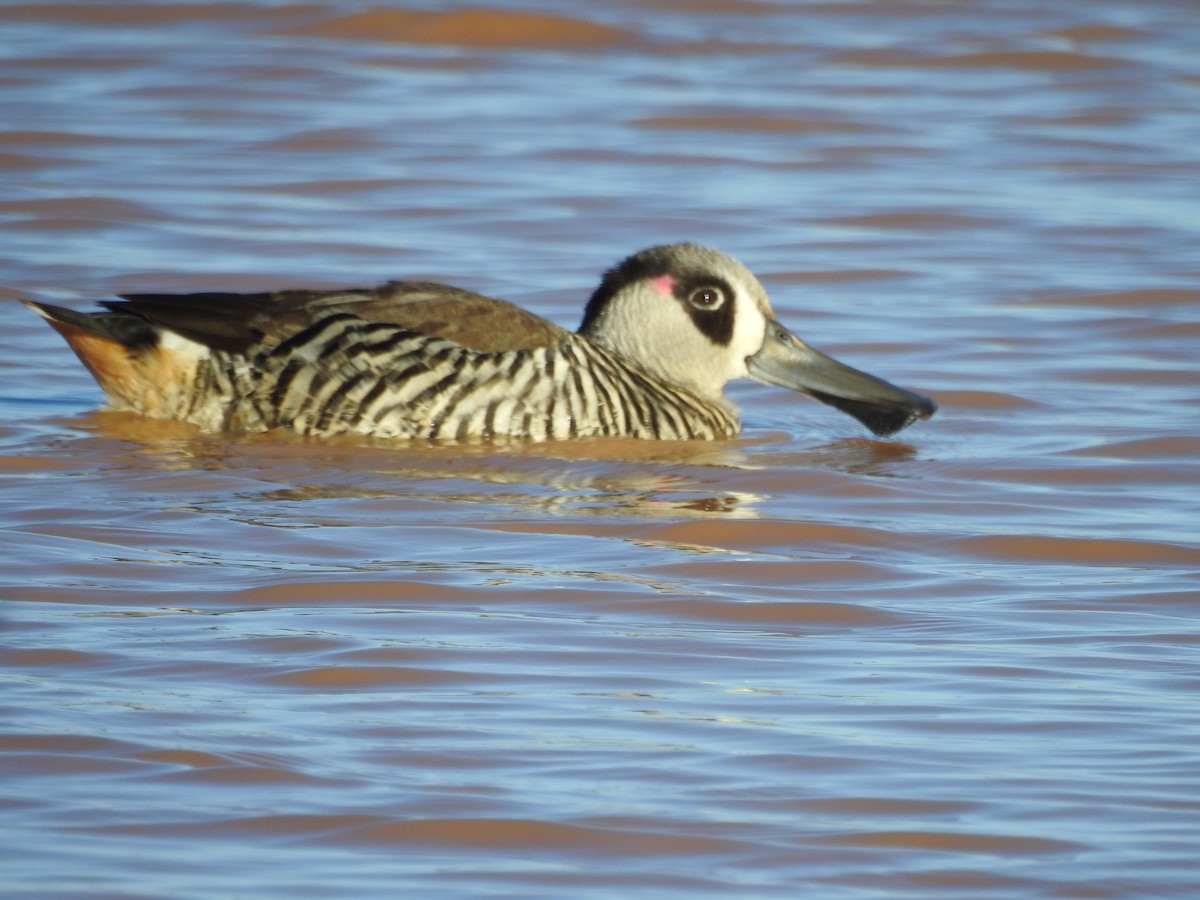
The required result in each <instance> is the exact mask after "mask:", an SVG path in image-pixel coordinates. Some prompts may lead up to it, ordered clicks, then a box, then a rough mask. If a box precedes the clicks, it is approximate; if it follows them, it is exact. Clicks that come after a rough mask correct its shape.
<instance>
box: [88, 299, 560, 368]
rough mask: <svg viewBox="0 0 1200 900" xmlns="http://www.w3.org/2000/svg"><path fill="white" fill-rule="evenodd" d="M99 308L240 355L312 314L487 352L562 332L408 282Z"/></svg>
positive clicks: (505, 307) (485, 302)
mask: <svg viewBox="0 0 1200 900" xmlns="http://www.w3.org/2000/svg"><path fill="white" fill-rule="evenodd" d="M104 306H106V307H107V308H108V309H110V310H112V311H113V312H118V313H121V312H123V313H132V314H134V315H135V316H138V317H140V318H142V319H145V320H148V321H150V322H153V323H154V324H156V325H160V326H162V327H164V328H167V329H169V330H171V331H174V332H176V333H178V334H181V335H183V336H184V337H187V338H190V339H191V340H194V341H198V342H199V343H201V344H205V345H206V346H209V347H213V348H215V349H218V350H224V351H226V352H231V353H241V352H245V351H246V350H248V349H249V348H250V347H251V346H253V345H254V344H255V343H257V342H258V341H259V340H261V339H262V337H263V336H264V335H266V334H274V335H276V336H279V337H282V338H286V337H287V336H288V335H291V334H293V333H295V332H296V331H298V330H300V329H302V328H304V327H306V326H307V325H308V324H309V323H310V322H311V321H312V317H313V315H314V314H315V313H316V312H317V311H321V312H345V313H350V314H351V315H355V316H358V317H359V318H362V319H365V320H367V321H370V322H386V323H388V324H392V325H399V326H400V327H401V328H406V329H408V330H410V331H415V332H418V333H419V334H427V335H430V336H431V337H440V338H444V339H446V340H450V341H454V342H455V343H458V344H462V345H463V346H465V347H470V348H472V349H474V350H481V351H486V352H498V351H504V350H521V349H526V348H530V347H542V346H549V345H551V344H556V343H558V342H559V341H561V340H562V339H563V338H564V337H565V336H566V334H567V332H566V330H565V329H563V328H560V327H559V326H557V325H555V324H554V323H552V322H549V321H547V320H546V319H543V318H542V317H541V316H537V315H535V314H533V313H531V312H529V311H527V310H524V309H521V307H519V306H515V305H513V304H512V303H508V302H507V301H505V300H496V299H494V298H492V297H484V296H483V295H481V294H474V293H471V292H470V291H464V290H460V289H459V288H453V287H448V286H447V285H443V284H433V283H427V282H411V281H393V282H389V283H388V284H385V285H382V286H380V287H378V288H373V289H371V288H356V289H351V290H344V291H306V290H290V291H276V292H274V293H264V294H228V293H204V294H127V295H123V296H122V300H121V301H115V302H111V303H105V304H104Z"/></svg>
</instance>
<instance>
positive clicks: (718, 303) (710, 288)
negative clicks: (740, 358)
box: [674, 275, 734, 347]
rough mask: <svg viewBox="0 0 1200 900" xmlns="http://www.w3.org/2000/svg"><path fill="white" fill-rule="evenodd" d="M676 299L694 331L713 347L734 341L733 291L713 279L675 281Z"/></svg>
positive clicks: (723, 281) (692, 278) (708, 276)
mask: <svg viewBox="0 0 1200 900" xmlns="http://www.w3.org/2000/svg"><path fill="white" fill-rule="evenodd" d="M674 293H675V298H676V299H677V300H679V301H680V302H681V303H682V304H683V308H684V309H686V310H687V312H688V315H690V316H691V317H692V321H693V322H694V323H696V327H697V328H698V329H700V331H701V332H702V333H703V334H705V335H707V336H708V339H709V340H711V341H712V342H713V343H714V344H716V345H718V346H720V347H725V346H728V345H729V342H730V340H732V339H733V306H734V304H733V288H732V287H731V286H730V284H729V282H727V281H725V279H723V278H716V277H714V276H712V275H697V276H694V277H683V278H676V281H675V292H674Z"/></svg>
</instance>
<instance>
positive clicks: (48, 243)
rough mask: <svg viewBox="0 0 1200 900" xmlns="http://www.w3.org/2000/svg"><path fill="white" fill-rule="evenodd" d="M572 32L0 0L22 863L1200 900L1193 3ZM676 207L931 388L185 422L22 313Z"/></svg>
mask: <svg viewBox="0 0 1200 900" xmlns="http://www.w3.org/2000/svg"><path fill="white" fill-rule="evenodd" d="M567 9H568V10H569V11H568V12H564V11H563V5H562V4H553V3H549V2H544V3H539V2H537V0H530V2H527V3H518V4H510V5H506V6H502V7H486V8H485V7H483V6H480V5H478V4H469V5H460V4H457V3H452V2H442V3H438V2H436V0H431V2H430V3H428V4H427V5H424V6H422V7H420V8H419V9H417V8H413V9H410V10H401V9H399V8H391V7H388V6H386V5H380V6H374V7H373V6H371V5H370V4H362V5H359V4H356V3H353V2H349V0H317V2H315V3H305V4H291V3H287V2H253V0H247V2H242V3H204V2H201V3H186V4H179V3H162V4H158V3H145V4H140V5H139V4H126V3H122V4H116V5H114V4H109V3H96V4H92V3H74V4H73V3H38V2H31V3H27V4H6V5H4V6H3V7H0V36H2V37H3V40H2V41H0V56H2V60H0V185H2V186H0V235H2V237H0V273H2V274H0V294H2V295H3V297H4V298H5V299H4V302H0V328H2V331H0V334H2V337H0V342H2V347H3V353H2V354H0V375H2V376H3V377H2V379H0V413H2V416H3V418H2V420H0V448H2V455H0V476H2V481H0V490H2V491H3V494H2V496H3V505H2V506H0V528H2V529H3V533H2V537H0V598H2V601H3V604H2V606H0V661H2V666H0V675H2V676H3V680H4V686H3V691H2V693H0V779H2V780H0V857H2V858H3V860H4V862H3V865H2V867H0V891H2V892H3V893H4V894H5V895H6V896H14V897H15V896H22V897H26V896H87V897H100V896H122V897H126V896H139V897H225V896H229V897H234V896H237V897H251V896H252V897H280V898H282V897H332V896H398V895H400V894H404V895H406V896H441V897H446V896H479V895H495V896H513V897H543V896H544V897H562V896H572V897H606V898H607V897H613V896H643V897H648V896H654V897H663V896H676V895H677V896H683V895H710V896H720V897H730V896H738V897H757V896H761V897H780V896H812V897H847V898H859V897H861V898H870V897H930V896H944V897H964V896H987V897H999V898H1027V897H1112V898H1127V897H1176V896H1178V897H1188V896H1195V892H1197V891H1200V853H1198V852H1197V847H1198V846H1200V714H1198V711H1200V706H1198V699H1200V628H1198V627H1197V623H1198V616H1200V583H1198V579H1197V572H1198V570H1200V525H1198V524H1197V523H1200V487H1198V485H1200V465H1198V464H1197V456H1200V428H1198V424H1200V415H1198V414H1200V403H1198V402H1197V401H1198V398H1200V377H1198V375H1200V373H1198V369H1200V363H1198V362H1197V360H1198V359H1200V324H1198V318H1200V317H1198V316H1197V311H1198V309H1200V115H1198V110H1200V57H1197V55H1196V47H1197V46H1200V11H1198V10H1197V8H1196V5H1195V4H1194V3H1192V2H1185V0H1179V2H1171V0H1137V2H1105V0H1100V2H1091V3H1075V2H1070V0H1051V2H1039V3H1034V2H1032V0H1028V2H1025V3H1021V2H1015V3H1014V2H1006V0H977V2H971V3H960V4H940V3H924V2H894V3H893V2H887V3H885V2H836V0H835V2H832V3H782V2H781V3H778V4H776V3H770V2H756V0H713V2H705V3H698V4H695V3H676V2H670V0H660V2H652V3H632V2H624V0H605V2H599V3H593V4H589V5H575V6H569V7H567ZM683 239H690V240H698V241H702V242H706V243H710V244H713V245H715V246H718V247H720V248H722V249H724V250H726V251H728V252H730V253H733V254H734V255H736V256H738V257H739V258H741V259H742V260H743V261H744V262H746V264H747V265H748V266H750V267H751V268H752V269H753V270H754V271H755V272H757V273H758V274H759V275H760V277H761V278H762V280H763V283H764V284H765V285H766V286H767V288H768V290H769V291H770V293H771V295H772V298H773V302H774V305H775V309H776V312H777V313H778V314H779V316H780V318H781V319H783V320H784V321H785V322H787V323H788V324H790V325H791V326H792V327H793V328H794V329H795V330H796V331H797V332H798V333H800V334H801V335H802V336H804V337H805V338H806V339H808V340H810V341H811V342H812V343H814V344H816V345H817V346H820V347H822V348H824V349H826V350H827V351H830V352H833V353H834V354H835V355H838V356H839V357H841V358H843V359H845V360H847V361H849V362H851V363H852V364H854V365H856V366H859V367H861V368H864V369H867V370H869V371H872V372H875V373H877V374H879V375H881V376H883V377H885V378H888V379H889V380H893V381H895V382H897V383H899V384H903V385H905V386H908V387H911V388H913V389H917V390H921V391H924V392H928V393H929V394H931V395H932V396H934V397H935V398H936V399H937V400H938V402H939V404H940V405H941V411H940V412H939V414H938V416H937V417H935V418H934V419H933V420H931V421H929V422H923V423H919V424H918V425H916V426H914V427H912V428H911V429H909V430H908V431H905V432H903V433H902V434H901V435H899V436H898V437H897V438H895V439H892V440H888V441H878V440H871V439H869V438H868V436H867V435H866V433H865V432H863V431H862V429H861V428H860V426H859V425H858V423H856V422H854V421H853V420H851V419H849V418H846V417H844V416H842V415H840V414H838V413H837V412H836V411H834V410H832V409H829V408H827V407H824V406H821V405H819V404H816V403H813V402H811V401H807V400H804V399H803V398H801V397H799V396H795V395H790V394H786V393H785V392H782V391H779V390H777V389H774V388H768V387H765V386H762V385H757V384H749V383H746V384H739V385H735V386H734V387H733V388H732V389H731V395H732V396H733V397H734V399H735V400H736V401H737V403H738V405H739V406H740V408H741V410H742V413H743V420H744V424H745V431H744V434H743V436H742V438H741V439H739V440H736V441H726V442H717V443H712V444H704V445H687V444H683V445H678V444H676V445H653V444H635V443H625V442H589V443H579V444H574V445H540V446H521V445H514V446H499V447H489V446H470V447H457V448H437V447H427V446H421V447H390V446H385V445H382V444H363V443H354V442H337V441H331V442H325V443H320V442H311V441H309V442H306V441H303V440H298V439H295V438H289V437H287V436H280V435H267V436H262V437H257V438H238V437H230V436H222V435H198V434H196V433H194V432H193V431H191V430H190V429H189V428H186V427H182V426H172V425H164V424H161V423H160V424H155V423H150V422H146V421H142V420H138V419H135V418H132V417H130V416H127V415H122V414H118V413H113V412H106V411H103V409H102V408H101V407H102V401H101V396H100V392H99V390H98V389H97V388H96V387H95V385H94V383H93V382H92V381H91V379H90V377H89V376H88V374H87V373H86V371H84V370H83V368H82V367H81V366H79V365H77V363H76V361H75V359H74V357H73V356H72V355H71V353H70V351H69V350H68V349H67V348H66V346H65V345H64V344H63V343H62V342H61V340H60V339H59V338H58V336H57V335H55V334H54V333H53V332H51V331H50V330H49V329H48V328H46V327H45V325H44V324H43V323H42V322H40V321H39V320H38V319H37V318H36V317H35V316H33V315H31V314H30V313H29V312H28V310H26V309H25V308H24V307H22V306H20V305H19V304H17V303H15V302H13V301H12V299H11V298H17V297H22V296H29V297H34V298H38V299H42V300H48V301H51V302H57V303H63V304H66V305H70V306H76V307H80V308H82V307H85V306H87V305H89V304H90V302H91V301H92V300H94V299H96V298H103V297H106V296H111V295H112V294H113V293H117V292H121V291H136V290H202V289H213V288H216V289H266V288H271V287H283V286H341V285H365V284H373V283H376V282H380V281H384V280H387V279H389V278H432V279H437V280H442V281H448V282H451V283H454V284H457V285H460V286H462V287H466V288H471V289H474V290H478V291H482V292H485V293H490V294H495V295H499V296H503V297H506V298H508V299H511V300H514V301H516V302H518V303H520V304H522V305H524V306H527V307H529V308H531V309H533V310H535V311H537V312H539V313H541V314H543V315H545V316H547V317H549V318H551V319H553V320H554V321H556V322H559V323H561V324H564V325H568V326H571V327H574V325H575V324H577V322H578V317H579V313H580V309H581V307H582V304H583V302H584V300H585V299H586V297H587V295H588V293H589V292H590V290H591V288H592V287H593V286H594V285H595V283H596V280H597V278H598V276H599V273H600V272H601V271H602V270H603V269H604V268H606V267H608V266H610V265H612V264H613V263H615V262H616V261H617V260H619V259H620V258H622V257H624V256H626V255H627V254H629V253H631V252H632V251H634V250H637V249H639V248H641V247H644V246H648V245H650V244H654V243H661V242H664V241H674V240H683ZM406 892H407V893H406Z"/></svg>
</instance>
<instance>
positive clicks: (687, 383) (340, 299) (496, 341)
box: [24, 243, 937, 442]
mask: <svg viewBox="0 0 1200 900" xmlns="http://www.w3.org/2000/svg"><path fill="white" fill-rule="evenodd" d="M119 297H120V299H117V300H106V301H98V303H99V306H100V307H101V309H100V310H98V311H91V312H77V311H73V310H70V309H66V308H63V307H60V306H54V305H51V304H48V303H41V302H34V301H31V300H25V301H24V302H25V303H26V305H28V306H29V307H30V308H32V309H33V310H34V311H35V312H37V313H38V314H39V315H41V316H42V317H43V318H45V319H46V321H47V322H49V324H50V325H51V326H52V327H53V328H54V329H55V330H57V331H58V333H59V334H60V335H62V337H63V338H64V339H65V340H66V342H67V344H68V345H69V346H70V348H71V349H72V350H73V351H74V352H75V354H76V355H77V356H78V357H79V359H80V361H81V362H82V363H83V365H84V366H85V367H86V368H87V369H88V371H89V372H91V374H92V376H93V377H94V378H95V380H96V382H97V383H98V384H99V386H100V387H101V388H102V389H103V391H104V392H105V394H106V395H107V398H108V403H109V406H110V407H112V408H114V409H119V410H125V411H129V412H133V413H136V414H139V415H141V416H147V417H151V418H158V419H170V420H178V421H182V422H189V423H192V424H193V425H195V426H198V428H199V429H201V430H202V431H205V432H222V431H227V432H247V433H255V432H265V431H270V430H273V429H288V430H291V431H294V432H297V433H299V434H301V435H306V436H311V437H318V438H320V437H330V436H333V435H339V434H352V435H362V436H367V437H373V438H384V439H400V440H432V441H450V442H455V441H472V440H489V439H504V438H513V439H524V440H533V441H544V440H569V439H576V438H588V437H629V438H639V439H647V440H713V439H718V438H731V437H735V436H736V435H737V434H738V433H739V431H740V427H741V426H740V421H739V417H738V413H737V410H736V409H735V408H734V406H733V404H732V403H731V401H730V400H729V399H728V397H726V395H725V386H726V385H727V384H728V383H729V382H731V381H733V380H736V379H741V378H749V379H754V380H757V381H760V382H764V383H766V384H768V385H774V386H778V387H783V388H787V389H789V390H792V391H796V392H799V393H801V394H806V395H808V396H809V397H812V398H815V399H816V400H819V401H821V402H822V403H825V404H828V405H830V406H832V407H834V408H836V409H838V410H840V411H841V412H843V413H846V414H848V415H850V416H852V417H853V418H855V419H857V420H858V421H859V422H861V423H862V424H863V425H864V426H866V428H868V429H869V430H870V431H871V432H873V433H874V434H875V435H876V436H879V437H887V436H890V435H893V434H895V433H896V432H898V431H900V430H901V429H903V428H905V427H906V426H908V425H910V424H911V423H913V422H914V421H915V420H917V419H927V418H929V417H930V416H932V415H933V413H934V412H935V410H936V409H937V406H936V404H935V403H934V401H933V400H931V399H929V398H928V397H925V396H923V395H921V394H918V393H915V392H913V391H908V390H905V389H903V388H900V387H896V386H895V385H893V384H890V383H889V382H887V381H884V380H882V379H880V378H876V377H875V376H873V375H868V374H867V373H865V372H862V371H859V370H858V369H854V368H852V367H850V366H848V365H845V364H844V363H841V362H838V361H837V360H835V359H833V358H832V357H830V356H827V355H825V354H823V353H821V352H820V351H818V350H816V349H814V348H813V347H810V346H809V345H808V344H806V343H805V342H804V341H802V340H801V339H800V338H798V337H797V336H796V335H795V334H793V333H792V332H791V331H789V330H788V329H787V328H786V327H784V326H783V325H782V324H780V323H779V321H778V320H777V319H776V318H775V315H774V313H773V312H772V310H771V304H770V301H769V300H768V297H767V292H766V290H765V289H764V288H763V286H762V285H761V284H760V283H759V281H758V279H757V278H755V276H754V275H753V274H751V272H750V271H749V269H747V268H746V267H745V266H744V265H743V264H742V263H741V262H739V261H738V260H736V259H734V258H733V257H732V256H729V255H727V254H725V253H723V252H721V251H719V250H715V249H713V248H710V247H706V246H702V245H699V244H694V243H676V244H664V245H660V246H655V247H650V248H648V249H645V250H641V251H639V252H637V253H635V254H633V255H632V256H630V257H628V258H626V259H625V260H624V261H622V262H620V263H619V264H617V265H615V266H613V267H612V268H610V269H608V270H607V271H606V272H605V273H604V274H603V275H602V277H601V279H600V282H599V285H598V287H596V289H595V290H594V292H593V293H592V294H591V297H590V299H589V300H588V301H587V303H586V305H585V307H584V312H583V319H582V322H581V324H580V326H579V328H578V329H577V330H576V331H569V330H567V329H566V328H563V327H561V326H559V325H556V324H554V323H553V322H550V321H549V320H547V319H544V318H542V317H541V316H538V315H536V314H534V313H532V312H529V311H528V310H525V309H523V308H521V307H519V306H516V305H514V304H512V303H509V302H508V301H505V300H500V299H496V298H492V297H486V296H483V295H481V294H477V293H473V292H471V291H467V290H463V289H460V288H455V287H451V286H449V285H444V284H437V283H430V282H421V281H391V282H387V283H385V284H382V285H380V286H377V287H371V288H351V289H345V290H304V289H289V290H278V291H271V292H265V293H213V292H208V293H190V294H123V295H119Z"/></svg>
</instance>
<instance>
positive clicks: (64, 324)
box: [21, 300, 207, 418]
mask: <svg viewBox="0 0 1200 900" xmlns="http://www.w3.org/2000/svg"><path fill="white" fill-rule="evenodd" d="M21 302H23V303H24V304H25V305H26V306H28V307H29V308H30V309H32V310H33V311H34V312H36V313H37V314H38V315H40V316H41V317H42V318H44V319H45V320H46V321H47V322H49V323H50V325H51V327H52V328H53V329H54V330H55V331H57V332H58V333H59V334H61V335H62V336H63V338H64V339H65V340H66V342H67V344H68V345H69V346H70V348H71V349H72V350H74V351H75V355H76V356H78V357H79V359H80V361H81V362H82V363H83V364H84V366H86V367H87V370H88V371H89V372H91V373H92V377H93V378H95V379H96V383H97V384H99V385H100V387H101V388H102V389H103V390H104V393H105V394H107V395H108V399H109V402H110V403H111V404H112V405H113V406H114V407H116V408H118V409H128V410H132V411H134V412H137V413H141V414H142V415H147V416H154V417H156V418H175V417H177V416H178V409H179V405H180V400H181V396H180V394H181V389H182V388H184V387H185V386H187V385H190V384H191V382H192V381H193V380H194V378H195V372H196V365H197V363H198V361H199V357H200V356H202V355H206V354H207V348H203V347H201V346H200V345H199V344H195V343H194V342H192V341H181V340H176V341H171V340H169V339H168V340H164V338H165V337H168V335H169V333H168V332H164V330H163V329H161V328H159V327H158V326H156V325H154V324H153V323H151V322H149V321H147V320H146V319H144V318H142V317H141V316H137V315H133V314H130V313H127V312H121V311H105V312H93V313H81V312H75V311H74V310H70V309H65V308H63V307H61V306H53V305H51V304H49V303H35V302H33V301H32V300H23V301H21ZM173 343H186V344H190V345H191V346H190V347H186V348H185V347H174V346H171V345H172V344H173Z"/></svg>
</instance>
